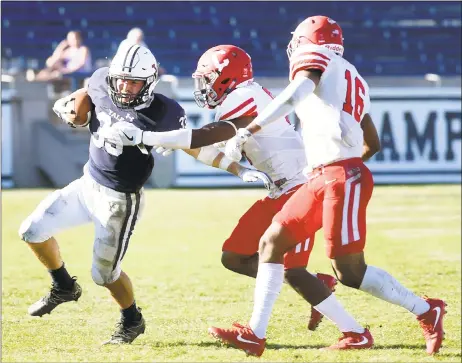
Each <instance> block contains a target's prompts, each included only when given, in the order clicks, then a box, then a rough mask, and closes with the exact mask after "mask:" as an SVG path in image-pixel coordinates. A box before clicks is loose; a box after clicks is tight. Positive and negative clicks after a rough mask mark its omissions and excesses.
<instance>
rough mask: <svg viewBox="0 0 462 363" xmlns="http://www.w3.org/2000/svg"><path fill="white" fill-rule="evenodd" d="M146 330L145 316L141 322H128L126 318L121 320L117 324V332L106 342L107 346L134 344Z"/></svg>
mask: <svg viewBox="0 0 462 363" xmlns="http://www.w3.org/2000/svg"><path fill="white" fill-rule="evenodd" d="M145 329H146V323H145V321H144V318H143V316H142V315H141V318H140V320H137V321H131V322H127V321H126V319H124V317H121V318H120V321H119V322H118V323H117V324H116V330H115V332H114V334H112V337H111V339H109V340H108V341H106V342H104V343H103V345H106V344H130V343H131V342H133V341H134V340H135V339H136V338H137V337H138V335H141V334H143V333H144V330H145Z"/></svg>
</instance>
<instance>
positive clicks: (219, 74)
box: [192, 45, 253, 109]
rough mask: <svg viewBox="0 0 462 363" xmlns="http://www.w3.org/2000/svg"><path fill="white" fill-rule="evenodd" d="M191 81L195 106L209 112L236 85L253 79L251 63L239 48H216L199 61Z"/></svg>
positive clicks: (208, 51) (227, 46) (222, 46)
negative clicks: (206, 109) (208, 109)
mask: <svg viewBox="0 0 462 363" xmlns="http://www.w3.org/2000/svg"><path fill="white" fill-rule="evenodd" d="M192 77H193V79H194V89H195V90H194V99H195V100H196V103H197V105H198V106H199V107H207V108H212V109H213V108H215V107H216V106H218V105H220V104H221V103H222V102H223V101H224V99H225V98H226V96H227V95H228V94H229V93H230V92H231V91H233V90H234V89H235V88H236V87H237V86H238V85H239V84H240V83H242V82H244V81H249V80H252V79H253V71H252V60H251V58H250V56H249V55H248V54H247V53H246V52H245V51H244V50H243V49H241V48H239V47H236V46H234V45H218V46H216V47H213V48H210V49H209V50H207V51H206V52H205V53H204V54H203V55H202V56H201V57H200V59H199V61H198V64H197V68H196V71H195V72H194V73H193V75H192Z"/></svg>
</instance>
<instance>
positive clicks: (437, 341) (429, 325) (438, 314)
mask: <svg viewBox="0 0 462 363" xmlns="http://www.w3.org/2000/svg"><path fill="white" fill-rule="evenodd" d="M424 299H425V300H426V301H427V302H428V304H429V305H430V310H428V311H427V312H426V313H424V314H422V315H419V316H418V317H417V320H418V321H419V323H420V326H421V327H422V329H423V335H424V337H425V343H426V345H427V353H428V354H434V353H438V351H439V350H440V347H441V343H442V342H443V339H444V330H443V318H444V314H446V310H445V306H446V303H445V302H444V301H443V300H440V299H429V298H427V297H424Z"/></svg>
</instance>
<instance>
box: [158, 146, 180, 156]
mask: <svg viewBox="0 0 462 363" xmlns="http://www.w3.org/2000/svg"><path fill="white" fill-rule="evenodd" d="M154 149H155V150H156V153H158V154H162V156H169V155H170V154H171V153H172V152H174V151H175V150H174V149H167V148H165V147H163V146H154Z"/></svg>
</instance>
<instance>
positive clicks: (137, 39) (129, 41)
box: [117, 28, 166, 76]
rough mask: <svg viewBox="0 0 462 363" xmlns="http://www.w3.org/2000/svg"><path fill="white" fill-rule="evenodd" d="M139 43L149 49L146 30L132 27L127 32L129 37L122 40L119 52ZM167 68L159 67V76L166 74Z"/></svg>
mask: <svg viewBox="0 0 462 363" xmlns="http://www.w3.org/2000/svg"><path fill="white" fill-rule="evenodd" d="M134 44H138V45H141V46H143V47H146V48H148V49H149V47H148V46H147V45H146V43H145V42H144V32H143V31H142V30H141V29H140V28H132V29H130V31H129V32H128V33H127V38H125V39H124V40H122V41H121V42H120V44H119V48H118V49H117V53H118V52H120V51H121V50H123V49H124V48H125V49H126V50H128V48H129V47H130V46H131V45H134ZM165 73H166V72H165V69H164V68H162V67H159V76H161V75H163V74H165Z"/></svg>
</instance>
